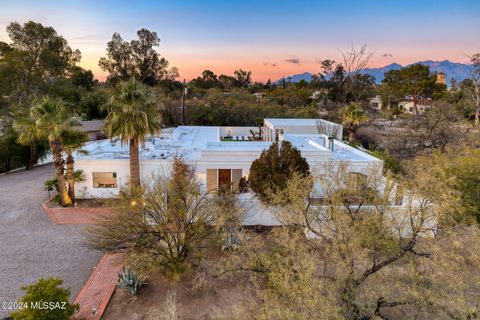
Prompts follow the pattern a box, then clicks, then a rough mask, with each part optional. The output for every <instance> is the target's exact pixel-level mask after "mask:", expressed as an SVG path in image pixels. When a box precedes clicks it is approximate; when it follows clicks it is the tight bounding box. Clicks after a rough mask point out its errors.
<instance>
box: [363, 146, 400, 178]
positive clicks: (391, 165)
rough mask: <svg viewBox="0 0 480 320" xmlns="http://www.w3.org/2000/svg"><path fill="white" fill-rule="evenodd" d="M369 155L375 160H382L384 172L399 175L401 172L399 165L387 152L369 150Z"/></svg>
mask: <svg viewBox="0 0 480 320" xmlns="http://www.w3.org/2000/svg"><path fill="white" fill-rule="evenodd" d="M370 154H371V155H372V156H374V157H376V158H379V159H381V160H383V166H384V170H390V171H391V172H392V173H394V174H399V173H401V172H402V167H401V166H400V163H398V161H397V160H396V159H395V158H394V157H392V156H391V155H390V153H389V152H388V150H378V149H373V150H370Z"/></svg>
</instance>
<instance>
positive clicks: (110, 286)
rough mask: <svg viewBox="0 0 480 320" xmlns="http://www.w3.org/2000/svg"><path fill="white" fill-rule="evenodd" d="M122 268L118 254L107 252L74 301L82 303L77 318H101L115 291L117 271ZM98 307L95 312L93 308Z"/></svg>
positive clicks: (96, 319)
mask: <svg viewBox="0 0 480 320" xmlns="http://www.w3.org/2000/svg"><path fill="white" fill-rule="evenodd" d="M121 269H122V265H121V261H120V259H119V256H118V255H112V254H105V255H104V256H103V257H102V258H101V259H100V261H99V262H98V264H97V266H96V267H95V271H93V273H92V275H91V276H90V278H89V279H88V281H87V282H86V283H85V285H84V286H83V288H82V290H81V291H80V293H79V294H78V296H77V298H76V299H75V301H74V303H78V304H79V305H80V310H79V311H78V312H77V314H76V315H75V317H74V318H75V319H82V320H99V319H100V318H101V317H102V315H103V313H104V312H105V309H106V308H107V305H108V302H109V301H110V298H111V296H112V294H113V292H114V291H115V286H116V282H117V273H118V272H120V270H121ZM94 308H95V309H96V312H95V314H94V312H93V310H94Z"/></svg>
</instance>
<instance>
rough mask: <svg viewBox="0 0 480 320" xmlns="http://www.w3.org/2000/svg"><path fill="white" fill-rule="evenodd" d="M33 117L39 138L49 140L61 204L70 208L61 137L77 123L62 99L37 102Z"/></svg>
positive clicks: (32, 110)
mask: <svg viewBox="0 0 480 320" xmlns="http://www.w3.org/2000/svg"><path fill="white" fill-rule="evenodd" d="M31 115H32V117H33V118H34V119H35V124H36V127H37V130H38V133H39V136H41V137H45V138H46V139H47V140H48V144H49V146H50V151H51V152H52V156H53V165H54V167H55V173H56V176H57V179H58V187H59V188H58V191H59V193H60V200H61V204H62V205H63V206H70V205H72V200H71V199H70V197H69V195H68V192H67V188H66V185H65V176H64V167H63V158H62V152H63V148H62V140H61V136H62V132H63V131H64V130H67V129H69V128H71V127H72V126H73V125H75V122H74V121H73V120H72V117H71V116H70V113H69V112H68V110H67V108H66V106H65V104H64V102H63V101H62V100H61V99H51V98H49V97H44V98H42V99H40V100H37V101H36V102H35V104H34V106H33V107H32V109H31Z"/></svg>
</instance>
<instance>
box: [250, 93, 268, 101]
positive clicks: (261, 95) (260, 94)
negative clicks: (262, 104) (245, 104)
mask: <svg viewBox="0 0 480 320" xmlns="http://www.w3.org/2000/svg"><path fill="white" fill-rule="evenodd" d="M265 95H266V94H265V92H254V93H252V96H255V98H256V99H257V102H259V101H262V99H263V98H264V97H265Z"/></svg>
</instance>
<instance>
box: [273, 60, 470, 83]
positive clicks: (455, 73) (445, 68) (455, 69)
mask: <svg viewBox="0 0 480 320" xmlns="http://www.w3.org/2000/svg"><path fill="white" fill-rule="evenodd" d="M418 63H419V64H423V65H426V66H429V67H430V71H431V72H443V73H445V77H446V80H447V85H448V86H450V81H451V79H453V78H455V79H456V80H457V81H458V82H461V81H462V80H464V79H467V78H470V77H471V73H472V70H473V65H471V64H465V63H458V62H451V61H448V60H443V61H432V60H426V61H419V62H415V63H412V64H409V65H406V66H405V67H408V66H411V65H413V64H418ZM402 67H403V66H402V65H400V64H398V63H392V64H389V65H386V66H384V67H379V68H365V69H362V70H361V71H360V73H361V74H369V75H371V76H373V77H375V83H377V84H380V83H381V82H382V80H383V75H384V74H385V73H386V72H388V71H390V70H399V69H401V68H402ZM312 76H313V73H310V72H304V73H300V74H295V75H292V76H288V77H285V81H287V82H288V81H291V82H293V83H295V82H300V81H302V80H305V81H307V82H310V81H311V80H312ZM326 78H327V79H328V78H329V75H327V77H326ZM281 82H282V79H279V80H277V81H276V82H275V83H281Z"/></svg>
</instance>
